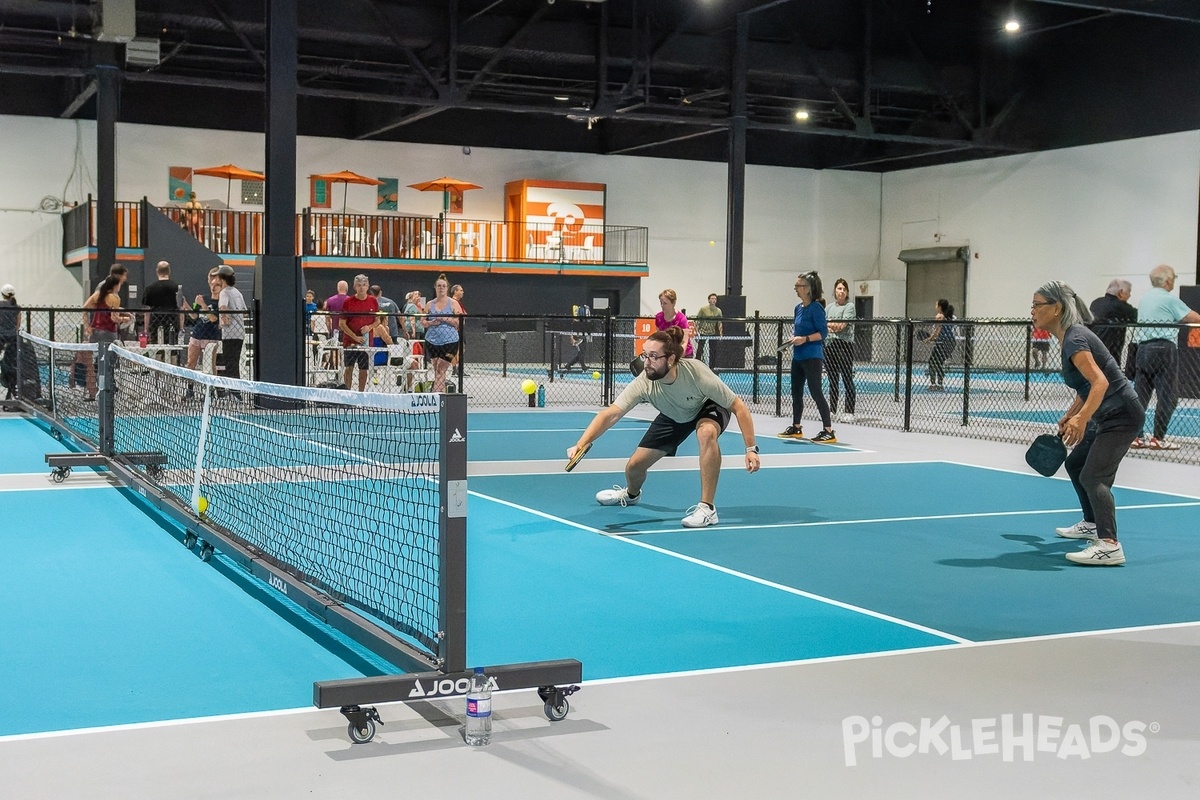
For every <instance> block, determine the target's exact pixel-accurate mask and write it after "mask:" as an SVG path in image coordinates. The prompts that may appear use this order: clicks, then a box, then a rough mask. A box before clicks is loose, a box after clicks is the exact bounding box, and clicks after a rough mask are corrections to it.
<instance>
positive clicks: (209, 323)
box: [183, 270, 225, 400]
mask: <svg viewBox="0 0 1200 800" xmlns="http://www.w3.org/2000/svg"><path fill="white" fill-rule="evenodd" d="M224 287H225V283H224V281H222V280H221V279H220V278H219V277H218V276H217V272H216V270H212V271H210V272H209V273H208V293H209V297H208V298H207V299H206V298H205V297H204V295H202V294H198V295H196V300H195V302H193V303H192V314H191V317H192V319H193V320H195V325H194V326H193V327H192V336H191V338H190V339H188V354H187V356H188V360H187V365H188V369H197V367H198V365H199V364H200V363H201V359H202V358H203V357H204V351H205V350H207V349H208V348H210V347H213V346H217V345H220V344H221V326H220V322H221V318H220V315H219V314H218V312H219V311H220V302H221V290H222V289H223V288H224ZM213 370H214V371H215V370H216V363H215V361H214V364H213ZM192 396H193V392H192V387H191V385H189V386H188V388H187V390H186V391H185V392H184V395H183V399H184V400H190V399H192Z"/></svg>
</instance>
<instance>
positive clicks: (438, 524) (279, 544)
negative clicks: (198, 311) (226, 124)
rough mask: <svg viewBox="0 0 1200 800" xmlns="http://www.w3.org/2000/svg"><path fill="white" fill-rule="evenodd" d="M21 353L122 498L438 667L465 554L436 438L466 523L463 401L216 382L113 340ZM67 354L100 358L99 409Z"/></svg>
mask: <svg viewBox="0 0 1200 800" xmlns="http://www.w3.org/2000/svg"><path fill="white" fill-rule="evenodd" d="M27 344H28V345H29V346H30V347H31V348H33V352H35V353H36V354H37V358H38V360H39V374H41V375H43V376H45V377H46V378H52V379H51V380H49V381H48V383H49V384H50V386H51V387H53V388H52V390H51V391H52V402H51V403H49V404H48V408H47V411H48V414H49V415H50V416H51V417H53V419H54V420H55V421H57V422H58V423H59V424H60V425H61V426H63V427H65V428H67V429H68V430H69V431H70V432H72V433H74V434H76V435H77V436H78V437H79V438H80V439H81V440H83V442H84V443H86V444H89V445H94V446H95V447H96V449H98V450H99V451H100V452H101V453H103V454H104V455H107V456H109V457H110V458H111V459H112V460H113V461H114V462H116V464H117V465H118V466H120V467H123V468H124V469H126V470H127V471H128V472H129V473H130V475H131V476H132V477H133V478H135V479H136V480H134V481H133V483H134V488H135V489H136V488H139V487H138V485H137V484H141V488H143V489H146V490H148V493H147V492H143V495H145V496H147V497H150V496H153V494H154V493H155V492H157V493H161V495H162V496H163V497H165V498H167V499H169V500H170V501H172V502H173V504H174V507H175V508H176V509H178V510H180V511H182V512H183V513H185V514H190V515H191V518H192V520H194V521H195V523H196V526H195V530H197V531H202V530H203V528H204V527H206V526H207V527H209V528H210V529H212V530H213V531H215V532H219V533H220V534H221V535H222V536H223V537H226V538H228V539H229V540H231V541H233V542H234V543H236V545H237V547H238V552H239V554H240V557H241V560H243V561H245V560H247V559H249V560H254V561H258V562H260V563H262V564H268V565H270V567H271V568H273V570H274V573H273V574H275V575H280V576H284V577H287V578H290V579H295V580H299V581H301V582H302V583H303V584H304V585H305V586H307V587H312V588H313V589H315V590H316V591H317V592H319V593H320V597H321V600H322V602H326V603H330V604H340V605H342V606H344V607H346V608H348V609H349V610H351V611H352V612H353V613H354V614H355V615H358V616H362V617H363V618H364V619H366V620H368V621H369V622H370V623H371V625H373V626H376V627H382V629H383V630H385V631H387V632H388V633H394V634H398V640H399V642H400V643H401V644H402V645H407V646H409V647H411V648H412V650H413V651H415V653H416V654H417V655H418V657H419V661H418V662H417V663H424V664H425V665H426V666H428V665H433V666H437V667H440V666H442V665H443V664H444V661H445V654H446V649H447V647H450V646H451V645H449V644H448V640H449V639H451V638H457V637H459V636H461V635H464V633H463V631H461V630H459V631H458V632H457V633H456V630H457V629H460V628H465V623H463V622H462V618H461V614H460V613H459V612H460V611H461V610H462V609H465V600H464V599H462V598H461V597H457V599H456V598H455V597H451V596H450V594H449V593H450V592H465V586H464V584H465V580H464V579H463V578H462V577H461V576H463V575H465V563H460V562H465V550H464V549H463V548H465V544H464V543H462V542H459V543H458V544H457V545H454V544H451V545H450V546H449V547H448V546H447V541H448V535H447V527H448V523H447V519H448V517H447V513H448V511H447V510H448V507H449V506H450V501H449V500H448V499H447V497H446V494H447V480H446V479H447V477H448V476H447V475H446V474H444V473H446V471H447V469H446V464H447V461H446V457H447V452H446V451H447V444H449V443H453V445H452V446H460V445H461V447H460V449H461V472H462V477H463V479H464V480H463V481H462V483H461V487H460V488H461V496H459V497H457V501H458V502H457V504H456V505H457V506H458V507H460V508H461V514H459V516H461V517H465V461H466V454H465V437H466V406H465V400H464V401H463V402H462V404H461V414H458V413H457V411H455V409H457V408H459V406H458V402H457V400H456V399H454V398H451V399H449V400H448V399H447V398H446V397H445V396H440V395H432V394H386V393H379V392H370V393H358V392H350V391H344V390H336V389H322V388H311V387H294V386H283V385H277V384H269V383H261V382H251V381H243V380H234V379H227V378H222V377H218V376H214V375H209V374H204V373H201V372H197V371H193V370H188V369H185V368H182V367H178V366H174V365H171V364H166V363H163V362H161V361H158V360H156V359H153V358H148V357H146V356H144V355H142V354H140V353H136V352H131V351H130V350H127V349H125V348H123V347H121V346H120V345H112V346H109V347H107V348H106V350H105V349H104V348H101V349H100V352H97V346H96V345H65V344H62V343H56V342H49V341H47V340H38V341H29V342H27ZM81 348H82V350H81ZM80 352H83V353H84V354H85V355H86V356H87V357H88V358H89V359H95V360H96V362H97V363H98V364H99V374H100V378H99V381H97V382H98V383H99V384H100V386H101V389H102V391H100V393H99V398H98V400H96V401H92V400H87V399H85V397H86V394H87V393H88V391H89V388H88V386H90V385H91V384H87V385H85V386H84V387H83V389H82V390H81V389H79V388H78V387H73V386H68V385H67V384H66V382H65V381H66V380H67V379H66V377H64V376H66V375H67V373H68V371H69V370H70V369H72V367H71V365H72V364H73V363H75V362H76V360H77V359H76V355H77V354H78V353H80ZM105 380H109V381H111V384H110V386H111V391H110V392H108V393H107V394H106V393H105V392H104V391H103V388H104V385H105V384H104V381H105ZM452 407H453V408H452ZM79 408H83V410H84V411H90V415H87V416H83V417H80V413H79V411H78V409H79ZM448 409H449V410H448ZM451 416H460V417H461V418H457V419H453V420H452V419H451V418H450V417H451ZM455 469H458V466H454V467H453V468H452V469H451V470H450V472H453V471H454V470H455ZM115 471H117V472H118V473H119V472H120V470H115ZM177 518H178V517H177ZM190 521H191V520H188V519H186V518H185V519H184V522H185V524H187V523H188V522H190ZM461 523H462V527H463V530H465V519H464V520H462V521H461ZM188 530H192V527H191V525H188ZM199 535H200V536H201V537H202V538H203V537H204V534H203V532H201V533H199ZM205 541H210V539H208V538H206V539H205ZM218 541H219V539H218ZM451 541H452V538H451ZM268 581H269V582H270V583H271V585H273V586H275V588H277V589H281V588H282V583H281V582H279V581H276V580H271V579H270V578H269V577H268ZM285 593H286V592H285ZM462 614H465V611H462ZM456 615H458V616H457V617H456ZM456 620H457V621H456ZM392 644H395V643H392Z"/></svg>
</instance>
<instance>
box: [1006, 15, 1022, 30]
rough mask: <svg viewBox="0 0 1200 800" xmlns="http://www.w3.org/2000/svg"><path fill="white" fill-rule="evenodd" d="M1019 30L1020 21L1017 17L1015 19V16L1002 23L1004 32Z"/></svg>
mask: <svg viewBox="0 0 1200 800" xmlns="http://www.w3.org/2000/svg"><path fill="white" fill-rule="evenodd" d="M1020 31H1021V21H1020V20H1019V19H1017V18H1016V17H1013V18H1012V19H1010V20H1008V22H1005V23H1004V32H1005V33H1020Z"/></svg>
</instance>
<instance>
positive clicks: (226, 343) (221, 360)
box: [217, 339, 1132, 441]
mask: <svg viewBox="0 0 1200 800" xmlns="http://www.w3.org/2000/svg"><path fill="white" fill-rule="evenodd" d="M217 374H218V375H220V376H221V377H222V378H240V377H242V340H241V339H222V340H221V352H220V354H219V355H218V356H217ZM1131 441H1132V440H1131Z"/></svg>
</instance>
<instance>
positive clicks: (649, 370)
mask: <svg viewBox="0 0 1200 800" xmlns="http://www.w3.org/2000/svg"><path fill="white" fill-rule="evenodd" d="M658 369H659V368H658V367H649V366H648V367H646V377H647V378H648V379H649V380H652V381H661V380H662V379H663V378H665V377H667V373H668V372H670V371H671V368H670V367H668V366H667V365H666V363H665V362H664V363H663V366H662V372H658Z"/></svg>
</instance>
